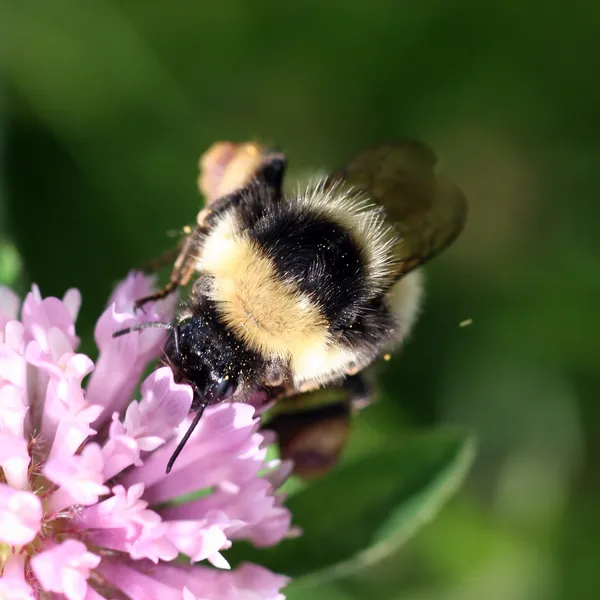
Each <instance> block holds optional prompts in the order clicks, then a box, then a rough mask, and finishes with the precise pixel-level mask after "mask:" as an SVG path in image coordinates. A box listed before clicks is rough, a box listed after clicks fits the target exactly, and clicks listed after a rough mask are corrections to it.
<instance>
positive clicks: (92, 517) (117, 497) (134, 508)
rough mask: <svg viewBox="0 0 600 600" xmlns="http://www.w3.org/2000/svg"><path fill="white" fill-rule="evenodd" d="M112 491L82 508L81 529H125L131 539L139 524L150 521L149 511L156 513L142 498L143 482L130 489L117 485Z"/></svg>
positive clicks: (79, 518)
mask: <svg viewBox="0 0 600 600" xmlns="http://www.w3.org/2000/svg"><path fill="white" fill-rule="evenodd" d="M112 493H113V495H112V496H111V497H110V498H107V499H106V500H103V501H102V502H99V503H98V504H94V505H92V506H87V507H85V508H84V509H82V510H81V512H80V514H79V517H78V522H79V525H80V527H81V529H125V532H126V537H127V538H129V539H130V538H131V536H132V535H133V534H134V532H136V531H137V526H138V525H144V524H146V523H148V522H149V516H148V514H147V513H152V514H156V513H154V512H153V511H150V510H147V507H148V503H147V502H146V501H145V500H142V498H141V497H142V494H143V493H144V486H143V484H141V483H140V484H137V485H134V486H132V487H130V488H129V489H128V490H126V489H125V488H124V487H123V486H122V485H117V486H115V487H114V488H113V489H112ZM156 516H157V517H158V515H156ZM158 520H160V517H158Z"/></svg>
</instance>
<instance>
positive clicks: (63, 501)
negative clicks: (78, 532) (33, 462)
mask: <svg viewBox="0 0 600 600" xmlns="http://www.w3.org/2000/svg"><path fill="white" fill-rule="evenodd" d="M103 467H104V461H103V459H102V451H101V449H100V446H98V444H88V445H87V446H85V448H84V449H83V451H82V453H81V454H80V455H78V456H61V457H60V458H54V459H52V460H50V461H48V462H47V463H46V465H45V466H44V469H43V473H44V475H45V476H46V477H47V478H48V479H50V481H52V482H54V483H56V484H58V485H59V486H60V488H59V489H58V490H57V491H56V492H54V494H53V495H52V497H51V499H50V505H51V506H52V508H53V509H54V510H55V511H60V510H62V509H64V508H65V507H67V506H70V505H72V504H83V505H89V504H94V503H96V502H98V496H100V495H103V494H106V493H108V492H109V491H110V490H109V488H107V487H106V486H105V485H102V484H103V482H104V475H103Z"/></svg>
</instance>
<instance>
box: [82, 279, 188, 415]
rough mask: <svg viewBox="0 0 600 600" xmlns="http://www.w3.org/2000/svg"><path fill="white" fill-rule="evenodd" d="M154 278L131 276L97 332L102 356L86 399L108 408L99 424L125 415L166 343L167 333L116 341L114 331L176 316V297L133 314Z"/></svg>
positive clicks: (155, 331)
mask: <svg viewBox="0 0 600 600" xmlns="http://www.w3.org/2000/svg"><path fill="white" fill-rule="evenodd" d="M153 283H154V278H152V277H147V276H145V275H141V274H139V273H133V274H130V275H129V276H128V277H127V279H126V280H125V281H124V282H122V283H121V284H120V285H119V286H118V287H117V289H116V291H115V293H114V294H113V296H112V298H111V301H110V302H109V306H108V308H107V309H106V310H105V311H104V313H103V314H102V316H101V317H100V319H99V320H98V323H97V325H96V330H95V333H94V335H95V338H96V343H97V345H98V348H100V356H99V358H98V361H97V362H96V369H95V371H94V373H93V374H92V376H91V378H90V381H89V384H88V387H87V398H88V400H89V401H90V402H91V403H93V404H100V405H102V406H104V407H105V409H106V412H105V414H104V416H103V417H102V419H101V421H100V423H99V424H102V423H104V422H105V421H107V420H108V419H109V418H110V415H111V414H112V413H113V412H115V411H117V412H119V413H120V412H122V411H123V410H124V408H125V405H126V403H128V401H129V399H130V397H131V394H132V393H133V390H134V389H135V386H136V384H137V381H138V379H139V378H140V376H141V374H142V372H143V371H144V369H145V367H146V365H147V364H148V363H149V362H150V361H151V360H153V359H155V358H157V357H158V355H159V353H160V350H161V348H162V346H163V343H164V340H165V332H164V330H159V329H147V330H145V331H142V332H133V333H131V334H130V335H124V336H122V337H119V338H113V337H112V335H113V333H114V332H115V331H117V330H119V329H123V328H125V327H128V326H131V325H134V324H136V323H143V322H148V321H169V322H170V320H171V319H172V317H173V311H174V307H175V302H176V300H177V298H176V296H175V295H172V296H171V297H169V298H167V299H165V300H162V301H160V302H157V303H148V304H147V305H146V306H144V311H145V312H141V311H138V312H137V313H136V312H135V311H134V301H135V300H136V299H138V298H140V297H142V296H145V295H148V294H149V293H151V291H152V290H153V285H152V284H153Z"/></svg>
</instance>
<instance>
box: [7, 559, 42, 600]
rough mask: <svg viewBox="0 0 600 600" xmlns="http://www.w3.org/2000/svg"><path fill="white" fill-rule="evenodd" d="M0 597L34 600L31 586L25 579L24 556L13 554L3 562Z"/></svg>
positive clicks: (12, 599) (11, 599) (9, 599)
mask: <svg viewBox="0 0 600 600" xmlns="http://www.w3.org/2000/svg"><path fill="white" fill-rule="evenodd" d="M0 598H2V599H3V600H34V598H35V596H34V593H33V589H32V588H31V586H30V585H29V584H28V583H27V582H26V581H25V557H24V556H18V555H13V556H10V557H9V558H8V559H7V560H6V562H5V563H4V570H3V571H2V577H0Z"/></svg>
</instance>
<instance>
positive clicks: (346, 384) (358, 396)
mask: <svg viewBox="0 0 600 600" xmlns="http://www.w3.org/2000/svg"><path fill="white" fill-rule="evenodd" d="M342 387H343V388H344V389H345V390H346V391H347V392H348V402H349V404H350V408H351V410H352V413H353V414H356V413H358V412H360V411H361V410H362V409H363V408H366V407H367V406H369V404H372V403H373V401H374V399H375V398H374V395H373V389H372V388H371V386H370V385H369V383H368V382H367V380H366V378H365V376H364V375H363V374H362V373H356V374H354V375H349V376H348V377H346V379H344V381H343V382H342Z"/></svg>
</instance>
